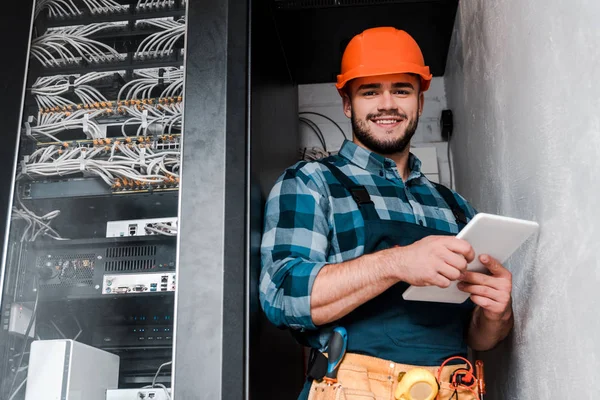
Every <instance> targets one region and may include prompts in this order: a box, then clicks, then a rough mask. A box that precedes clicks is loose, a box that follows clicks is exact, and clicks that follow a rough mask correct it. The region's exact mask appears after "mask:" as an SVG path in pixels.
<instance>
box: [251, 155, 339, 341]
mask: <svg viewBox="0 0 600 400" xmlns="http://www.w3.org/2000/svg"><path fill="white" fill-rule="evenodd" d="M315 168H317V167H316V166H314V165H311V164H306V163H299V164H296V165H295V166H294V167H292V168H289V169H287V170H286V171H285V172H284V174H283V175H282V176H281V177H280V178H279V179H278V180H277V183H276V184H275V186H274V187H273V189H272V190H271V193H270V195H269V198H268V200H267V204H266V207H265V221H264V222H265V223H264V231H263V237H262V244H261V274H260V290H259V291H260V303H261V306H262V308H263V310H264V312H265V314H266V315H267V318H268V319H269V320H270V321H271V322H272V323H273V324H275V325H276V326H278V327H289V328H292V329H298V330H310V329H316V327H315V325H314V324H313V321H312V318H311V316H310V294H311V291H312V286H313V283H314V281H315V278H316V276H317V274H318V273H319V271H320V270H321V268H323V266H324V265H325V264H326V259H327V253H328V250H329V240H328V236H329V232H330V227H329V223H328V219H327V217H326V212H325V211H324V209H323V208H324V207H326V204H325V201H324V200H325V198H324V196H323V194H322V190H321V189H320V188H319V186H318V185H317V184H316V183H315V180H314V179H312V178H311V176H310V174H311V172H315Z"/></svg>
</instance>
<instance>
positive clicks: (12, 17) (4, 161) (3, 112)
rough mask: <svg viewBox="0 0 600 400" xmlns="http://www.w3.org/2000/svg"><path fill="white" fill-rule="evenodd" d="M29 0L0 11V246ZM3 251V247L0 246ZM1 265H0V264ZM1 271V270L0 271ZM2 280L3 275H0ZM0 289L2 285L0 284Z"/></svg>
mask: <svg viewBox="0 0 600 400" xmlns="http://www.w3.org/2000/svg"><path fill="white" fill-rule="evenodd" d="M32 5H33V2H32V1H27V0H23V1H19V2H15V3H14V4H11V6H10V7H6V8H5V9H4V10H3V11H2V12H1V13H0V35H1V37H3V38H5V40H3V41H2V54H4V60H5V61H4V62H1V63H0V129H1V134H2V146H0V182H2V183H3V186H4V187H3V189H2V190H1V191H0V224H1V225H0V238H1V240H2V241H1V242H0V243H1V244H2V247H0V249H3V246H4V240H5V238H6V234H7V229H8V213H9V210H10V206H11V198H12V197H11V196H12V193H11V192H12V188H11V187H10V184H11V182H12V180H13V178H14V175H13V168H14V163H15V157H16V156H17V152H16V146H17V140H18V137H19V121H20V118H21V105H22V104H23V85H24V83H25V77H26V72H27V71H26V68H27V49H28V47H29V39H30V38H29V36H30V32H31V17H32ZM0 251H3V250H0ZM0 269H1V267H0ZM2 273H4V271H2ZM0 281H2V279H0ZM0 289H2V288H1V287H0Z"/></svg>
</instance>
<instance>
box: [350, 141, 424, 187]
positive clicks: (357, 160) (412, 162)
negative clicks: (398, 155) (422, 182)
mask: <svg viewBox="0 0 600 400" xmlns="http://www.w3.org/2000/svg"><path fill="white" fill-rule="evenodd" d="M338 154H339V155H340V156H342V157H344V158H345V159H347V160H348V161H350V162H351V163H352V164H354V165H356V166H357V167H359V168H362V169H364V170H365V171H368V172H370V173H372V174H379V172H381V171H384V172H385V170H386V169H388V170H389V169H396V168H397V166H396V162H395V161H394V160H391V159H389V158H386V157H383V156H380V155H379V154H376V153H373V152H372V151H369V150H367V149H365V148H363V147H360V146H358V145H357V144H356V143H354V142H351V141H349V140H345V141H344V143H343V144H342V148H341V149H340V151H339V153H338ZM408 166H409V170H410V174H409V176H408V179H407V182H408V181H411V180H413V179H418V178H420V177H421V176H422V175H423V174H422V172H421V160H419V159H418V158H417V156H415V155H414V154H413V153H410V154H409V156H408Z"/></svg>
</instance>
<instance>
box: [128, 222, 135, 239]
mask: <svg viewBox="0 0 600 400" xmlns="http://www.w3.org/2000/svg"><path fill="white" fill-rule="evenodd" d="M128 231H129V236H135V234H136V233H137V224H130V225H129V227H128Z"/></svg>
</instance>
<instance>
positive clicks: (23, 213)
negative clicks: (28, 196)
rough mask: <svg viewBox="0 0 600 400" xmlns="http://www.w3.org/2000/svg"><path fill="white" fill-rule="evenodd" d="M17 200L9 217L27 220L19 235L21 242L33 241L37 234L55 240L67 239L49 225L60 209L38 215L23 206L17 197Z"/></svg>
mask: <svg viewBox="0 0 600 400" xmlns="http://www.w3.org/2000/svg"><path fill="white" fill-rule="evenodd" d="M17 202H18V205H19V207H15V206H13V208H12V215H11V219H12V220H13V221H15V220H23V221H25V222H27V227H26V228H25V230H24V232H23V235H22V236H21V242H24V241H28V242H33V241H34V240H36V239H37V238H38V237H39V236H48V237H51V238H53V239H56V240H67V239H64V238H62V237H61V236H60V235H59V234H58V232H56V231H55V230H54V229H52V227H50V223H51V222H52V220H53V219H54V218H56V217H58V216H59V215H60V210H54V211H51V212H49V213H47V214H46V215H42V216H39V215H36V214H35V213H34V212H33V211H31V210H29V209H28V208H27V207H25V206H24V205H23V203H21V201H20V200H18V199H17Z"/></svg>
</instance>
